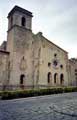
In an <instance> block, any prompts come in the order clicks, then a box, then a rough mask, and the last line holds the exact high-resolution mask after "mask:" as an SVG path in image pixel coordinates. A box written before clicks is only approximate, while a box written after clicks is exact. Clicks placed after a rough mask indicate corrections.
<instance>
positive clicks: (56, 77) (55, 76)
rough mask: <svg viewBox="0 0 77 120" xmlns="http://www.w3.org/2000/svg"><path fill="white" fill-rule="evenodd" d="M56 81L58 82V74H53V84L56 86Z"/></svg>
mask: <svg viewBox="0 0 77 120" xmlns="http://www.w3.org/2000/svg"><path fill="white" fill-rule="evenodd" d="M57 80H58V74H57V73H55V74H54V83H55V84H56V82H57Z"/></svg>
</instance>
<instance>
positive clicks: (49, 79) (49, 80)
mask: <svg viewBox="0 0 77 120" xmlns="http://www.w3.org/2000/svg"><path fill="white" fill-rule="evenodd" d="M50 82H51V72H48V83H50Z"/></svg>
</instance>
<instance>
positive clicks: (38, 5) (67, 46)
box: [0, 0, 77, 58]
mask: <svg viewBox="0 0 77 120" xmlns="http://www.w3.org/2000/svg"><path fill="white" fill-rule="evenodd" d="M15 5H18V6H20V7H23V8H25V9H27V10H29V11H31V12H32V13H33V15H34V17H33V23H32V30H33V32H34V33H37V32H39V31H41V32H43V35H44V36H45V37H46V38H48V39H49V40H51V41H52V42H54V43H55V44H57V45H58V46H60V47H61V48H63V49H64V50H66V51H67V52H68V53H69V57H76V58H77V0H1V1H0V44H1V43H2V41H3V40H7V26H8V21H7V15H8V12H9V11H10V10H11V9H12V8H13V7H14V6H15Z"/></svg>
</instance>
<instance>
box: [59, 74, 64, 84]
mask: <svg viewBox="0 0 77 120" xmlns="http://www.w3.org/2000/svg"><path fill="white" fill-rule="evenodd" d="M60 84H61V85H63V84H64V75H63V74H60Z"/></svg>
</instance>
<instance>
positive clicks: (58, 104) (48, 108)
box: [0, 93, 77, 120]
mask: <svg viewBox="0 0 77 120" xmlns="http://www.w3.org/2000/svg"><path fill="white" fill-rule="evenodd" d="M0 120H77V93H64V94H57V95H49V96H41V97H34V98H22V99H16V100H6V101H2V100H0Z"/></svg>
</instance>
